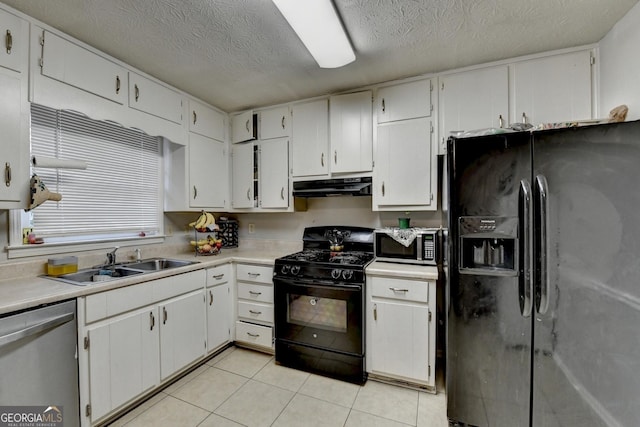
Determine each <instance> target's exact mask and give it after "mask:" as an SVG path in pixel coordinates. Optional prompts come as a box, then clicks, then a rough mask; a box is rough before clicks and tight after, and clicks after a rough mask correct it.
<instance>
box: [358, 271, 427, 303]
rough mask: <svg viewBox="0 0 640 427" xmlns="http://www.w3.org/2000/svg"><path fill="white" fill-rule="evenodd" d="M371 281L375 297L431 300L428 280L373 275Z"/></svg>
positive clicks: (372, 293)
mask: <svg viewBox="0 0 640 427" xmlns="http://www.w3.org/2000/svg"><path fill="white" fill-rule="evenodd" d="M370 283H371V286H372V288H371V295H372V296H373V297H380V298H390V299H397V300H404V301H417V302H425V303H426V302H429V283H428V282H426V281H417V280H404V279H394V278H390V277H372V278H371V279H370Z"/></svg>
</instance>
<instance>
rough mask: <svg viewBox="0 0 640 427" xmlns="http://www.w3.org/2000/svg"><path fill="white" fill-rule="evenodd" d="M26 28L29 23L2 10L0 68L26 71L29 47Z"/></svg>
mask: <svg viewBox="0 0 640 427" xmlns="http://www.w3.org/2000/svg"><path fill="white" fill-rule="evenodd" d="M26 27H27V23H26V22H25V21H24V20H23V19H20V18H18V17H17V16H15V15H12V14H10V13H7V12H4V11H1V10H0V40H2V47H0V67H4V68H8V69H10V70H13V71H18V72H22V71H24V70H23V68H24V58H25V55H26V49H27V46H28V43H27V37H26V34H25V29H26Z"/></svg>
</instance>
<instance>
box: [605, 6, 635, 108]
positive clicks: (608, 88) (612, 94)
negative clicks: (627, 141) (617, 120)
mask: <svg viewBox="0 0 640 427" xmlns="http://www.w3.org/2000/svg"><path fill="white" fill-rule="evenodd" d="M639 52H640V3H638V4H636V5H635V6H634V7H633V8H632V9H631V10H630V11H629V12H628V13H627V14H626V15H625V16H624V17H623V18H622V19H621V20H620V21H618V23H617V24H616V25H615V26H614V27H613V28H612V29H611V31H609V33H608V34H607V35H606V36H605V37H604V38H603V39H602V40H601V41H600V61H599V62H600V96H599V99H600V105H599V111H600V116H601V117H607V116H608V115H609V111H611V109H613V108H614V107H617V106H618V105H620V104H626V105H627V106H628V107H629V113H628V114H627V120H638V119H640V54H639Z"/></svg>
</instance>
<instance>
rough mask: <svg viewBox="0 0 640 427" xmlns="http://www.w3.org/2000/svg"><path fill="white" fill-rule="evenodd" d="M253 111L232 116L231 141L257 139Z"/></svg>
mask: <svg viewBox="0 0 640 427" xmlns="http://www.w3.org/2000/svg"><path fill="white" fill-rule="evenodd" d="M255 120H256V118H254V114H253V111H245V112H242V113H236V114H233V115H232V116H231V142H232V143H234V144H235V143H237V142H244V141H251V140H253V139H256V129H255V125H256V123H254V122H255Z"/></svg>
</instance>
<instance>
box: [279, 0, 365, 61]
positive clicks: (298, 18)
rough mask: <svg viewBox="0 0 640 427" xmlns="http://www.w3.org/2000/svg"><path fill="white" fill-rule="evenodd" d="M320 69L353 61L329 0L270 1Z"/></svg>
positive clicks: (349, 46)
mask: <svg viewBox="0 0 640 427" xmlns="http://www.w3.org/2000/svg"><path fill="white" fill-rule="evenodd" d="M273 3H275V5H276V6H277V7H278V9H279V10H280V13H282V15H283V16H284V17H285V19H286V20H287V21H288V22H289V25H291V28H293V31H295V32H296V34H297V35H298V37H299V38H300V40H302V43H303V44H304V45H305V47H306V48H307V50H308V51H309V53H311V56H313V58H314V59H315V60H316V62H317V63H318V65H319V66H320V67H321V68H338V67H342V66H343V65H346V64H348V63H350V62H353V61H354V60H355V59H356V55H355V54H354V53H353V49H352V48H351V44H350V43H349V39H348V38H347V35H346V33H345V31H344V28H342V24H341V22H340V18H338V14H337V13H336V10H335V8H334V7H333V3H332V2H331V0H273Z"/></svg>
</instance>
